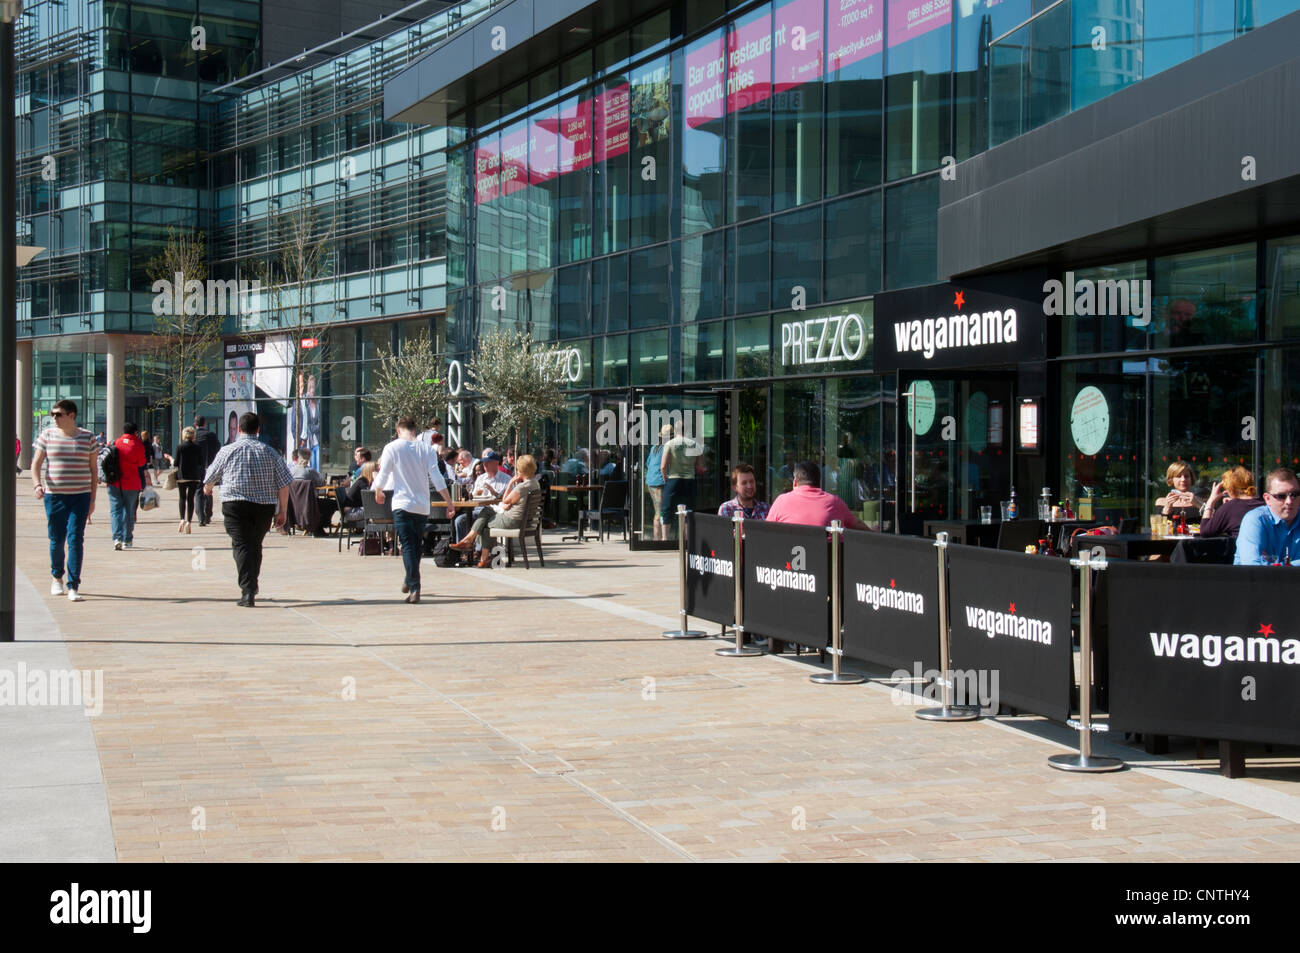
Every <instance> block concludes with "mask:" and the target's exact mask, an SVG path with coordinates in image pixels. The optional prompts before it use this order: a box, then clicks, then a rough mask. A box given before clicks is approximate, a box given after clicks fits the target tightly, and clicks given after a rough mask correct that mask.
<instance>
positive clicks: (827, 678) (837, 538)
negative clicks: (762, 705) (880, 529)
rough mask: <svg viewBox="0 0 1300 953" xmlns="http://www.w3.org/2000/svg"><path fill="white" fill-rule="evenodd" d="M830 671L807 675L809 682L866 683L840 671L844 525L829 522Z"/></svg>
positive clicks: (855, 676) (842, 643) (842, 642)
mask: <svg viewBox="0 0 1300 953" xmlns="http://www.w3.org/2000/svg"><path fill="white" fill-rule="evenodd" d="M828 530H829V532H830V534H831V646H830V648H829V649H827V650H826V651H828V652H830V653H831V670H830V672H829V673H827V672H818V673H817V674H816V675H809V676H808V680H809V681H810V682H816V683H817V684H818V685H860V684H862V683H863V682H865V681H866V678H865V677H863V676H862V675H845V674H843V673H842V672H841V671H840V658H841V657H842V656H843V655H844V631H843V630H844V626H843V623H842V621H841V610H840V597H841V595H842V592H841V589H842V588H843V587H842V586H841V584H840V549H841V547H842V546H843V544H844V524H843V523H841V522H840V521H839V520H831V525H830V526H829V527H828Z"/></svg>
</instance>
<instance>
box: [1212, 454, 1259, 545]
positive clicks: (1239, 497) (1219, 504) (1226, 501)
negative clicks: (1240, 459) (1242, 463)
mask: <svg viewBox="0 0 1300 953" xmlns="http://www.w3.org/2000/svg"><path fill="white" fill-rule="evenodd" d="M1263 505H1264V501H1263V500H1261V499H1260V498H1259V497H1258V496H1256V495H1255V478H1254V477H1252V476H1251V475H1250V471H1249V470H1247V469H1246V468H1245V467H1233V468H1232V469H1231V470H1228V471H1226V472H1225V473H1224V474H1223V477H1222V478H1221V479H1220V480H1219V482H1218V483H1216V484H1214V489H1213V490H1211V491H1210V499H1209V502H1208V503H1206V504H1205V506H1203V507H1202V508H1201V535H1202V536H1227V537H1229V538H1231V539H1236V538H1237V533H1238V531H1239V530H1240V529H1241V521H1242V519H1243V518H1244V517H1245V515H1246V514H1247V513H1249V512H1250V511H1251V510H1253V509H1255V508H1257V507H1260V506H1263Z"/></svg>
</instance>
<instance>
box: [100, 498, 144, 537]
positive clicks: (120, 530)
mask: <svg viewBox="0 0 1300 953" xmlns="http://www.w3.org/2000/svg"><path fill="white" fill-rule="evenodd" d="M139 499H140V491H139V490H119V489H118V488H117V487H115V486H110V487H109V488H108V515H109V521H110V522H111V523H112V524H113V541H114V542H118V541H119V540H120V541H121V542H123V543H130V542H134V541H135V504H136V501H138V500H139Z"/></svg>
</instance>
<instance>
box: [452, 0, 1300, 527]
mask: <svg viewBox="0 0 1300 953" xmlns="http://www.w3.org/2000/svg"><path fill="white" fill-rule="evenodd" d="M1298 6H1300V4H1296V3H1274V4H1268V3H1251V2H1240V0H1238V2H1233V0H1225V2H1221V3H1216V2H1213V0H1211V2H1193V0H1186V2H1182V0H1175V2H1170V3H1146V4H1143V3H1141V2H1133V0H1069V2H1063V3H1062V2H1056V3H1050V2H1031V0H991V2H990V0H957V2H952V3H947V2H940V0H935V2H920V0H916V2H913V0H889V2H883V0H871V2H869V0H829V2H826V0H772V2H767V3H758V4H755V3H725V4H724V3H723V2H721V0H718V2H712V3H678V4H673V5H668V4H665V6H664V8H663V9H662V10H661V11H660V12H658V13H655V14H653V15H650V16H647V17H646V18H645V19H643V20H641V21H640V22H639V23H635V24H634V25H632V26H631V27H630V28H627V29H622V30H619V31H618V32H617V33H614V34H613V35H608V36H600V35H594V36H593V37H592V42H591V45H590V46H589V48H587V49H585V50H582V51H581V52H579V53H577V54H575V55H572V56H568V57H566V58H565V59H563V60H560V61H557V62H551V63H548V64H547V65H546V67H545V68H544V69H541V70H539V71H538V72H536V73H535V74H534V75H532V76H531V77H529V78H528V79H527V80H526V81H523V82H519V83H516V84H513V85H511V86H509V87H508V88H504V89H501V90H499V91H498V92H496V93H495V94H492V95H490V96H483V97H481V98H480V99H478V100H476V101H473V102H471V103H469V104H468V105H467V106H466V107H465V108H463V109H462V110H460V111H454V112H452V113H451V115H450V116H449V121H448V132H447V134H448V144H449V148H448V160H447V250H448V273H447V311H446V321H445V327H446V332H445V333H446V344H447V348H448V351H449V353H450V354H451V355H452V356H455V357H459V358H462V359H467V358H468V357H469V356H470V355H472V353H473V350H474V347H475V342H476V341H477V340H478V338H479V336H480V335H482V334H483V333H485V332H488V331H491V330H494V329H497V328H523V329H527V331H528V332H529V333H530V334H531V335H532V337H533V338H534V339H535V340H537V341H544V342H557V343H559V344H561V345H562V346H564V347H566V348H570V349H573V350H576V351H577V352H578V353H579V354H580V355H581V356H582V367H583V373H582V376H581V378H580V379H579V380H576V381H573V383H572V388H573V391H574V404H573V407H572V412H571V415H570V418H569V419H568V420H566V421H565V422H564V423H563V424H562V425H561V427H560V428H559V430H558V431H557V432H556V433H555V434H554V435H552V443H553V444H554V446H552V447H548V448H539V449H543V450H544V451H545V452H547V453H554V454H555V455H557V456H558V457H559V458H560V459H563V458H565V457H569V456H572V455H574V454H576V453H578V450H577V449H575V448H582V449H583V451H586V452H588V453H590V454H591V455H597V454H599V455H601V457H602V458H605V457H606V456H608V457H612V458H613V459H620V458H625V462H626V463H627V469H626V471H625V472H627V473H628V474H629V475H630V476H631V478H632V482H633V484H634V486H635V485H636V484H637V483H638V482H639V480H640V478H641V477H642V476H644V470H641V469H639V466H640V465H642V464H643V461H644V459H645V457H646V455H647V449H646V447H645V446H644V445H643V446H640V447H638V446H636V445H634V444H632V443H629V442H628V441H626V440H625V439H623V438H622V437H620V438H619V439H617V440H615V441H613V442H611V441H609V440H608V439H602V433H601V430H600V426H599V424H600V421H601V420H602V419H604V418H602V413H604V412H606V411H610V410H611V409H615V408H618V407H619V406H626V407H628V408H637V407H644V408H652V407H653V408H659V409H661V410H679V411H681V412H682V413H683V414H685V415H687V416H688V417H689V413H690V412H691V411H692V410H696V411H701V412H703V413H704V414H705V415H706V418H707V420H708V421H709V422H708V423H706V424H705V430H706V437H705V443H706V445H707V446H708V450H709V452H708V453H707V454H706V455H705V456H704V457H703V458H702V461H701V462H700V463H699V464H698V465H697V471H698V472H697V476H698V477H699V478H700V479H699V481H698V490H699V496H698V498H697V500H696V503H697V505H698V506H700V507H701V508H709V509H711V508H713V507H716V506H717V504H718V502H719V501H720V500H721V499H725V498H726V497H727V496H729V495H730V490H729V487H728V481H727V476H726V475H727V472H728V469H729V467H730V466H731V465H732V464H734V463H735V462H738V461H742V460H743V461H747V462H750V463H752V464H754V465H755V467H756V469H757V471H758V478H759V488H760V494H762V495H763V496H765V497H767V498H769V499H770V498H772V497H774V496H775V495H776V494H778V493H780V492H782V491H783V490H784V489H787V488H788V487H789V477H790V467H791V465H792V464H793V462H795V461H797V460H800V459H812V460H816V461H818V462H819V463H820V464H821V466H822V469H823V474H824V477H823V480H824V485H825V487H826V488H827V489H829V490H831V491H833V492H836V493H838V494H839V495H841V496H842V497H843V498H844V499H845V501H846V502H847V503H849V505H850V506H851V508H852V509H854V510H855V511H856V512H859V513H860V514H861V515H862V516H863V517H864V518H866V519H867V520H868V521H869V522H872V523H874V524H875V525H877V526H885V527H891V526H895V525H898V524H899V523H900V522H901V523H902V524H903V525H904V526H905V527H908V528H913V527H914V528H918V529H919V526H918V524H917V521H918V520H919V519H920V518H922V517H970V516H974V515H976V514H977V507H978V506H979V505H981V504H990V503H992V504H993V505H994V506H995V509H996V501H997V500H998V499H1005V498H1006V497H1007V495H1008V494H1009V491H1010V488H1011V486H1012V485H1016V486H1018V487H1019V489H1020V492H1021V495H1022V497H1023V496H1024V495H1025V494H1026V493H1029V495H1035V496H1036V495H1037V493H1038V488H1039V487H1040V486H1042V485H1050V486H1052V487H1053V488H1054V494H1053V495H1054V496H1067V495H1068V496H1070V497H1072V498H1075V499H1078V498H1079V497H1080V496H1088V497H1092V498H1095V504H1094V505H1095V509H1096V511H1097V512H1098V513H1099V514H1100V513H1104V514H1106V515H1108V516H1112V517H1114V518H1115V519H1116V520H1118V519H1119V518H1120V517H1123V516H1137V515H1140V513H1141V512H1142V511H1144V510H1147V509H1149V506H1150V502H1151V500H1153V499H1154V498H1155V497H1156V496H1160V495H1162V494H1163V488H1164V471H1165V466H1166V464H1167V463H1168V462H1170V461H1173V460H1176V459H1186V460H1188V461H1189V462H1193V464H1194V466H1196V467H1197V468H1198V470H1203V471H1204V473H1203V475H1202V476H1201V477H1200V484H1199V486H1200V489H1202V490H1208V487H1209V484H1210V483H1211V482H1213V479H1214V475H1215V474H1216V473H1217V472H1219V471H1221V470H1222V469H1223V468H1225V467H1226V466H1227V465H1228V464H1232V463H1237V462H1242V463H1244V464H1245V465H1247V466H1253V467H1254V468H1255V469H1256V470H1257V471H1258V470H1259V469H1260V468H1261V467H1263V468H1267V466H1268V465H1270V464H1272V463H1274V462H1286V461H1288V460H1290V459H1291V458H1289V457H1288V456H1287V451H1286V448H1287V447H1292V448H1294V447H1295V446H1296V445H1295V441H1294V439H1293V438H1294V436H1296V435H1294V434H1292V433H1290V432H1289V430H1288V428H1289V427H1292V426H1293V425H1292V424H1290V423H1288V422H1287V421H1288V419H1293V416H1294V415H1290V417H1289V416H1288V413H1287V410H1288V408H1289V407H1290V404H1289V403H1288V401H1289V400H1290V398H1289V397H1288V394H1287V392H1286V388H1285V385H1283V384H1282V382H1285V381H1286V380H1288V376H1287V375H1286V374H1285V373H1284V369H1285V366H1286V363H1287V362H1288V361H1290V360H1292V359H1293V358H1292V357H1290V356H1289V355H1290V354H1291V352H1290V351H1288V350H1287V349H1285V348H1278V349H1274V348H1272V344H1273V343H1274V342H1281V341H1282V340H1285V339H1286V338H1287V336H1288V331H1287V328H1288V327H1290V324H1289V323H1288V321H1289V319H1286V318H1283V317H1281V316H1282V315H1284V314H1289V313H1290V310H1291V308H1290V304H1288V303H1286V302H1284V301H1283V300H1282V299H1281V298H1280V297H1279V295H1285V294H1287V292H1286V291H1285V290H1283V289H1285V288H1286V285H1287V280H1288V279H1290V278H1292V276H1293V275H1294V272H1293V271H1291V270H1290V269H1291V268H1292V267H1293V262H1294V261H1295V259H1294V258H1292V257H1290V252H1289V249H1291V248H1292V245H1293V244H1294V239H1293V238H1289V237H1281V238H1277V239H1272V238H1267V239H1266V238H1263V237H1261V239H1260V240H1258V241H1254V242H1247V243H1245V244H1233V245H1232V246H1231V247H1227V248H1204V249H1198V250H1194V251H1189V252H1183V253H1180V254H1176V255H1167V256H1158V257H1151V258H1148V259H1145V260H1143V261H1137V262H1132V261H1129V262H1118V263H1106V262H1103V263H1096V262H1091V261H1088V262H1080V263H1079V264H1080V266H1081V267H1080V268H1078V269H1077V274H1078V276H1084V275H1085V274H1094V273H1095V274H1096V275H1110V274H1121V273H1122V274H1123V275H1124V276H1126V277H1131V278H1138V279H1150V280H1151V282H1152V283H1153V295H1154V299H1153V300H1154V309H1155V313H1156V318H1155V320H1153V321H1152V322H1151V324H1150V326H1149V328H1142V329H1139V328H1137V327H1135V326H1133V325H1132V324H1131V323H1130V324H1129V325H1124V324H1123V322H1122V321H1121V322H1120V325H1118V326H1116V325H1115V324H1114V323H1113V322H1112V323H1111V324H1107V323H1105V322H1101V321H1098V322H1089V321H1086V320H1083V319H1077V320H1073V321H1071V322H1070V323H1068V324H1067V325H1065V326H1064V327H1062V328H1059V329H1058V328H1053V329H1052V331H1051V340H1050V342H1049V350H1048V353H1047V354H1046V355H1044V356H1045V357H1046V359H1047V360H1046V362H1045V363H1044V364H1043V366H1042V367H1041V369H1040V370H1041V373H1036V374H1035V375H1033V379H1031V380H1026V379H1024V375H1023V373H1022V374H1021V375H1020V377H1019V379H1018V378H1017V369H1016V368H1014V367H1008V368H1003V369H996V368H992V369H983V370H981V371H979V372H978V373H976V372H973V371H972V372H970V373H966V374H962V375H949V378H948V379H938V378H936V379H933V380H926V381H924V382H923V383H924V384H925V385H926V386H927V387H929V388H931V389H932V390H933V392H934V411H935V414H934V416H935V419H936V420H937V421H943V420H944V419H948V418H951V419H953V420H958V421H961V423H962V425H963V426H962V427H961V428H959V429H960V431H961V433H960V435H959V436H958V438H957V439H956V440H955V441H954V440H952V439H949V438H948V437H947V436H945V433H944V428H942V427H940V426H938V425H937V424H936V425H935V426H934V427H933V429H931V430H927V432H926V433H918V434H917V443H916V453H915V456H913V455H912V453H911V449H910V438H911V435H910V431H909V429H908V428H909V421H908V407H909V405H908V404H907V401H906V400H903V401H902V402H901V403H900V401H899V394H900V393H901V392H903V391H906V390H908V389H909V388H911V387H913V386H914V385H915V384H916V379H915V377H914V376H912V375H907V374H901V375H900V374H882V373H877V372H876V371H875V363H874V361H873V344H874V342H871V341H869V340H868V341H867V342H866V346H865V347H863V348H861V349H858V350H856V353H852V354H850V353H847V352H846V353H844V354H841V355H840V357H841V358H843V359H836V360H830V361H818V362H808V363H793V361H792V357H791V355H792V354H793V353H794V352H793V351H792V350H791V349H790V348H785V347H783V337H782V335H783V334H785V333H787V329H788V328H789V326H790V325H791V324H793V323H795V322H802V321H807V320H809V319H812V320H817V319H820V318H823V317H835V316H844V315H850V314H856V315H859V316H860V317H861V318H862V319H863V320H862V322H861V326H862V327H863V328H864V329H865V332H864V333H866V334H868V335H869V334H870V330H871V318H872V313H873V305H874V298H875V296H876V295H877V294H878V293H881V292H887V291H891V290H894V289H902V288H909V287H913V286H922V285H928V284H931V283H934V282H936V281H938V280H941V279H942V278H943V277H945V276H942V275H939V274H937V273H936V243H937V212H938V206H939V183H940V179H941V176H943V175H944V173H945V170H946V169H948V168H950V167H951V166H952V165H953V164H954V163H955V162H959V161H961V160H963V159H965V158H968V157H970V156H972V155H975V154H978V153H980V152H982V151H984V150H986V149H987V148H989V147H990V144H993V145H996V144H998V143H1000V142H1002V141H1005V140H1007V139H1009V138H1012V137H1014V136H1018V135H1021V134H1022V133H1024V132H1027V131H1029V130H1030V129H1033V128H1035V127H1037V126H1040V125H1042V124H1044V123H1046V122H1049V121H1050V120H1052V119H1054V118H1057V117H1059V116H1062V115H1065V114H1066V113H1069V112H1071V111H1073V110H1076V109H1080V108H1083V107H1085V106H1087V105H1088V104H1090V103H1092V102H1095V101H1097V100H1099V99H1101V98H1102V97H1105V96H1107V95H1110V94H1111V93H1114V92H1116V91H1118V90H1120V89H1123V88H1124V87H1126V86H1129V85H1132V84H1135V83H1138V82H1140V81H1142V80H1143V79H1144V78H1147V77H1149V76H1152V75H1155V74H1156V73H1158V72H1161V71H1163V70H1165V69H1168V68H1170V67H1171V66H1173V65H1175V64H1177V63H1179V62H1182V61H1185V60H1187V59H1190V58H1192V57H1194V56H1196V55H1198V54H1199V53H1201V52H1204V51H1205V50H1207V49H1210V48H1212V47H1214V46H1216V45H1218V44H1222V43H1225V42H1228V41H1229V40H1231V39H1233V38H1234V37H1235V36H1238V35H1241V34H1243V33H1246V32H1249V31H1251V30H1253V29H1257V28H1259V27H1261V26H1263V25H1264V24H1266V23H1268V22H1269V21H1271V20H1273V19H1276V18H1277V17H1279V16H1281V15H1283V14H1286V13H1289V12H1291V11H1294V10H1295V9H1297V7H1298ZM430 92H432V91H430ZM1089 269H1092V270H1091V271H1090V270H1089ZM1279 269H1280V270H1279ZM1283 274H1285V275H1286V277H1285V278H1284V277H1282V275H1283ZM1049 277H1050V275H1049ZM1056 277H1060V273H1059V272H1058V273H1056ZM1187 307H1193V308H1194V309H1196V313H1197V315H1198V317H1197V320H1196V322H1195V324H1196V326H1197V327H1199V328H1200V329H1201V330H1200V331H1198V332H1197V336H1195V337H1192V336H1189V335H1187V334H1183V333H1182V332H1179V331H1174V330H1170V324H1169V320H1170V319H1169V318H1168V317H1167V316H1166V313H1167V312H1170V309H1173V310H1174V311H1177V309H1178V308H1187ZM1202 315H1206V316H1209V317H1208V319H1207V320H1206V321H1204V322H1202V320H1201V316H1202ZM1266 342H1268V345H1269V349H1267V350H1260V345H1262V344H1265V343H1266ZM1211 349H1212V350H1211ZM1117 351H1118V352H1124V353H1122V354H1117V353H1115V352H1117ZM850 358H851V359H850ZM1215 367H1218V368H1224V367H1230V372H1229V373H1228V374H1226V375H1224V377H1223V378H1220V377H1219V375H1218V374H1217V373H1215V372H1214V371H1212V368H1215ZM1275 372H1279V373H1280V376H1275ZM1266 382H1267V383H1266ZM1274 382H1276V383H1274ZM1088 386H1094V387H1098V388H1099V389H1101V390H1102V391H1103V392H1104V394H1105V396H1106V400H1107V403H1108V406H1109V407H1110V420H1111V426H1110V429H1109V431H1108V434H1107V436H1106V438H1105V441H1104V444H1103V445H1102V446H1101V447H1100V448H1097V449H1098V450H1099V452H1096V453H1094V452H1092V451H1093V449H1094V448H1092V447H1088V448H1087V449H1088V450H1089V453H1087V454H1086V455H1085V454H1082V452H1081V451H1080V449H1079V448H1078V447H1077V446H1075V445H1074V444H1073V442H1072V441H1071V439H1070V437H1069V434H1070V433H1071V430H1070V413H1071V409H1072V406H1073V400H1074V397H1075V396H1076V395H1077V393H1078V391H1079V390H1080V389H1082V388H1084V387H1088ZM1026 393H1030V394H1032V395H1033V396H1034V397H1037V398H1042V397H1044V396H1046V397H1048V398H1049V400H1048V404H1047V407H1048V409H1049V410H1050V412H1051V414H1052V415H1053V416H1054V417H1057V418H1059V419H1057V420H1054V421H1052V422H1051V423H1050V424H1049V423H1048V422H1046V421H1044V422H1043V428H1044V433H1047V432H1048V431H1049V430H1050V432H1051V433H1053V434H1055V436H1054V437H1050V438H1048V442H1049V446H1047V448H1046V453H1045V454H1044V453H1040V454H1038V455H1022V454H1017V453H1016V452H1015V448H1014V446H1013V444H1012V440H1013V437H1014V436H1015V434H1014V432H1013V429H1012V428H1011V426H1010V424H1011V421H1012V419H1013V418H1012V414H1013V410H1014V408H1015V406H1016V402H1017V401H1018V400H1019V399H1020V398H1021V397H1023V396H1025V395H1026ZM1003 415H1005V416H1003ZM1248 417H1249V418H1250V419H1251V420H1253V421H1255V422H1256V423H1258V424H1259V426H1260V427H1261V428H1262V429H1261V431H1260V438H1259V439H1258V440H1254V439H1249V440H1248V439H1245V438H1244V437H1243V436H1242V433H1243V427H1244V426H1245V422H1246V418H1248ZM993 421H997V422H996V423H994V422H993ZM1004 423H1005V426H1004ZM918 429H919V428H918ZM605 436H606V438H607V437H608V432H606V434H605ZM649 442H650V443H652V442H653V440H651V441H649ZM1085 443H1086V441H1085ZM583 459H586V458H585V457H583ZM912 461H915V463H912ZM913 471H915V472H913ZM900 486H907V487H908V488H909V490H910V489H913V488H915V490H916V492H917V498H916V499H915V501H913V500H912V499H910V498H909V499H907V500H906V501H905V502H904V505H903V506H902V508H901V509H896V504H898V503H899V500H900V495H899V489H898V488H899V487H900ZM1031 487H1032V490H1031ZM641 510H642V511H641V515H640V517H639V522H640V523H641V525H643V526H646V527H648V525H649V520H650V513H649V511H648V509H646V508H645V504H644V503H643V504H641Z"/></svg>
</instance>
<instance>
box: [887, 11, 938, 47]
mask: <svg viewBox="0 0 1300 953" xmlns="http://www.w3.org/2000/svg"><path fill="white" fill-rule="evenodd" d="M951 22H952V0H890V3H889V46H890V48H891V49H892V48H893V47H895V46H898V45H900V44H902V43H906V42H907V41H908V40H914V39H916V38H917V37H918V36H924V35H925V34H926V33H929V32H930V31H931V30H937V29H938V28H939V27H942V26H947V25H948V24H949V23H951Z"/></svg>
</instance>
